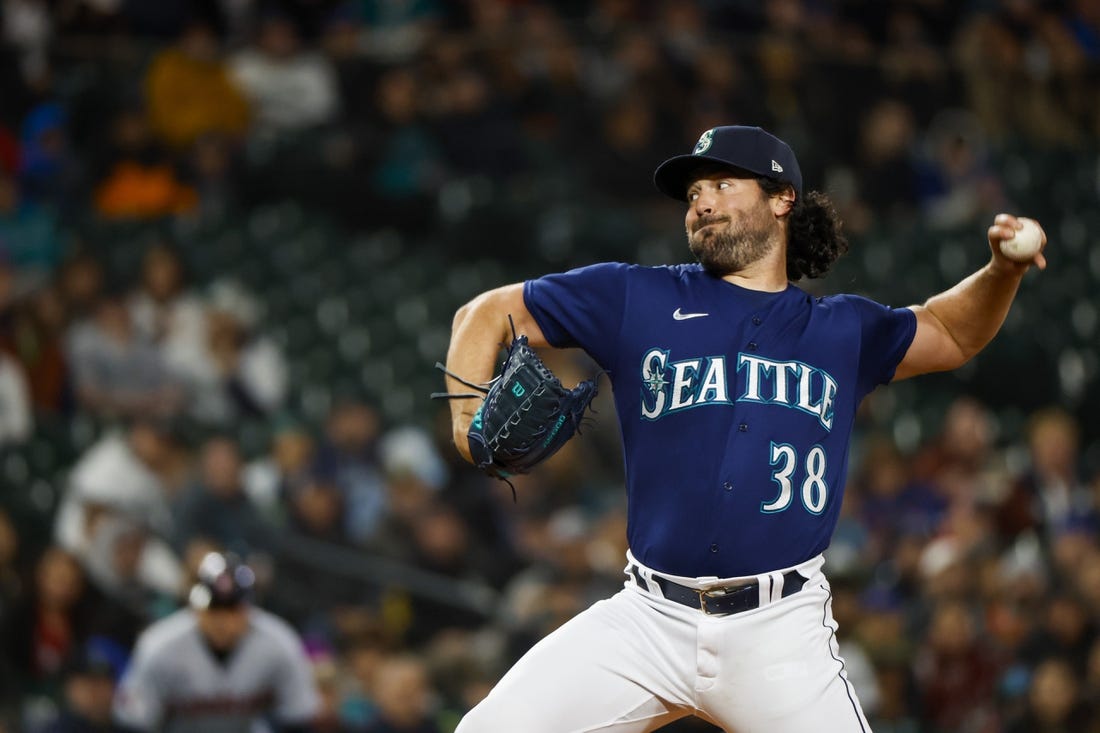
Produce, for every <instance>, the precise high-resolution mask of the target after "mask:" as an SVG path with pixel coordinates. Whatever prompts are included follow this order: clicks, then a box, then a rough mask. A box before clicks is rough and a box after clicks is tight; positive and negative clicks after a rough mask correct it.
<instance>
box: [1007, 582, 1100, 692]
mask: <svg viewBox="0 0 1100 733" xmlns="http://www.w3.org/2000/svg"><path fill="white" fill-rule="evenodd" d="M1042 614H1043V615H1042V618H1041V620H1040V625H1039V627H1038V628H1037V629H1035V630H1034V631H1033V632H1032V634H1031V637H1030V638H1028V639H1027V640H1025V642H1024V643H1023V645H1022V647H1021V649H1020V651H1019V654H1018V657H1019V658H1020V659H1021V660H1022V661H1023V662H1025V663H1026V664H1027V665H1028V666H1030V667H1032V668H1035V667H1037V666H1038V664H1039V663H1040V662H1041V661H1043V659H1045V658H1047V657H1050V656H1057V657H1059V658H1060V659H1061V660H1062V661H1064V662H1065V663H1066V664H1068V665H1070V669H1071V671H1072V673H1073V675H1074V677H1077V678H1078V679H1083V678H1084V677H1085V675H1086V674H1087V672H1088V663H1089V659H1088V657H1089V652H1090V650H1091V648H1092V644H1093V642H1094V641H1095V640H1096V638H1097V635H1096V625H1095V622H1094V621H1093V619H1091V618H1090V617H1089V613H1088V609H1086V608H1085V605H1084V604H1083V603H1082V602H1081V601H1080V600H1079V599H1078V598H1076V597H1074V596H1073V595H1071V594H1069V593H1060V594H1057V595H1054V596H1053V597H1050V598H1048V600H1047V605H1046V607H1045V608H1044V609H1043V612H1042Z"/></svg>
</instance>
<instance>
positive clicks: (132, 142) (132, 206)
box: [94, 105, 198, 219]
mask: <svg viewBox="0 0 1100 733" xmlns="http://www.w3.org/2000/svg"><path fill="white" fill-rule="evenodd" d="M94 201H95V208H96V211H97V212H98V213H99V214H100V215H101V216H103V217H105V218H109V219H156V218H159V217H163V216H169V215H172V214H182V213H185V212H188V211H191V210H193V209H194V208H195V206H196V205H197V202H198V197H197V195H196V193H195V191H194V189H192V188H191V187H189V186H187V185H186V184H185V183H184V182H183V181H182V180H181V178H180V176H179V174H178V172H177V170H176V167H175V164H174V163H173V161H172V160H171V158H170V157H169V156H168V155H167V153H166V152H165V151H164V150H163V149H162V148H161V147H160V145H159V144H158V143H157V141H156V140H155V139H154V138H153V134H152V131H151V130H150V128H149V123H148V121H147V119H146V116H145V112H144V110H141V109H139V108H137V107H135V106H132V105H130V106H125V107H123V109H122V110H120V111H119V112H118V113H117V114H116V115H115V117H114V119H113V120H112V121H111V124H110V139H109V143H108V145H107V147H106V151H105V154H104V156H103V160H102V162H101V163H100V164H99V167H98V175H97V176H96V183H95V197H94Z"/></svg>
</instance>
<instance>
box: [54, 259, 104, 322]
mask: <svg viewBox="0 0 1100 733" xmlns="http://www.w3.org/2000/svg"><path fill="white" fill-rule="evenodd" d="M105 282H106V275H105V273H104V271H103V262H102V261H101V260H100V258H98V257H96V256H95V255H93V254H92V253H91V252H89V251H87V250H78V251H76V252H74V253H72V254H71V255H70V256H68V257H67V258H66V259H65V260H64V261H63V262H62V263H61V270H60V272H59V273H58V276H57V286H58V289H59V291H60V296H61V300H62V304H63V308H64V311H65V312H66V314H67V316H68V318H69V319H70V321H71V322H72V330H74V331H75V330H79V329H80V328H81V327H82V326H83V325H86V324H87V323H88V322H90V321H91V319H92V318H93V317H94V316H95V310H96V307H97V306H98V305H99V301H100V299H101V297H102V295H103V288H104V284H105Z"/></svg>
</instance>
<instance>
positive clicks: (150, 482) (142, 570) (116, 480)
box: [55, 420, 183, 596]
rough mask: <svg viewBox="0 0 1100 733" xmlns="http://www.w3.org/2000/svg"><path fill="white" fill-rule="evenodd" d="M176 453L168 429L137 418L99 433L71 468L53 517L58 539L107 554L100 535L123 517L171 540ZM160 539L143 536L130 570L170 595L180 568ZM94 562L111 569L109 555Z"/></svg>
mask: <svg viewBox="0 0 1100 733" xmlns="http://www.w3.org/2000/svg"><path fill="white" fill-rule="evenodd" d="M176 450H177V448H176V446H175V438H174V437H173V436H172V435H171V433H170V432H169V430H168V429H167V427H166V426H164V425H159V424H156V423H153V422H144V421H140V420H139V421H136V422H134V423H133V425H132V426H131V427H130V428H129V430H128V431H127V432H111V433H108V434H106V435H104V437H102V438H101V439H100V440H99V442H97V443H95V444H93V445H92V446H91V447H90V448H89V449H88V451H87V452H86V453H85V454H84V455H83V456H82V457H81V458H80V459H79V460H78V461H77V463H76V465H75V466H74V467H73V470H72V473H71V475H70V477H69V485H68V486H67V487H66V489H65V493H64V495H63V497H62V500H61V506H60V508H59V509H58V514H57V523H56V526H55V534H56V537H57V541H58V543H59V544H60V545H61V546H62V547H65V548H66V549H69V550H70V551H72V552H74V553H76V554H77V555H78V556H80V557H82V558H84V559H85V560H88V561H91V557H90V555H89V553H92V552H93V551H94V550H99V551H100V552H110V553H113V551H114V550H113V545H112V544H110V543H108V542H106V540H107V539H109V538H110V537H111V536H112V535H115V534H116V533H118V532H119V528H120V526H121V527H125V526H126V525H125V524H124V523H123V524H120V521H122V520H129V522H130V523H132V524H136V525H137V526H139V527H148V528H150V529H152V531H153V532H154V533H155V534H156V535H157V536H158V537H159V538H168V537H171V536H172V534H173V526H174V518H173V517H172V514H171V511H170V508H169V506H170V504H169V502H170V500H171V493H172V491H173V490H174V486H173V483H174V480H175V478H176V477H175V475H174V472H175V471H176V470H177V469H178V466H177V460H178V456H177V455H176ZM159 538H154V537H148V538H146V539H145V540H144V541H143V543H142V544H141V547H140V552H139V557H138V558H137V559H136V560H135V562H136V563H137V565H136V568H134V573H135V574H136V577H137V578H138V579H140V582H141V584H142V585H143V586H144V587H146V588H149V589H151V590H155V591H158V592H160V593H164V594H167V595H170V596H175V595H177V594H178V593H179V592H180V590H181V583H182V581H183V575H182V568H181V566H180V562H179V559H178V558H177V556H176V554H175V553H174V552H173V551H172V550H171V548H170V547H169V546H168V544H167V543H166V541H165V540H164V539H159ZM95 562H98V563H99V565H100V566H101V567H102V566H108V567H110V566H112V565H113V564H114V562H115V558H114V557H101V558H97V559H96V560H95Z"/></svg>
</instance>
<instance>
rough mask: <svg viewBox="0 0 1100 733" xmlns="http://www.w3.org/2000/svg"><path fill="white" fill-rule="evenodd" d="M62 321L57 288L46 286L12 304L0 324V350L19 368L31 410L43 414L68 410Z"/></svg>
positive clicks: (62, 314) (68, 401)
mask: <svg viewBox="0 0 1100 733" xmlns="http://www.w3.org/2000/svg"><path fill="white" fill-rule="evenodd" d="M0 269H2V267H0ZM66 317H67V313H66V311H65V304H64V303H63V302H62V299H61V294H60V293H59V292H58V288H57V287H56V286H54V285H53V284H46V285H44V286H42V287H39V288H37V289H36V290H35V291H34V292H32V293H30V294H29V295H28V296H27V297H25V298H23V299H21V300H19V301H18V302H16V303H15V304H14V305H13V306H12V309H11V311H10V313H9V314H8V315H7V317H6V318H4V319H3V320H2V321H0V322H2V324H3V325H0V350H2V351H4V352H6V353H7V354H9V355H10V356H12V357H13V358H14V359H15V360H16V362H17V363H18V364H19V366H20V368H21V370H22V372H23V376H24V377H25V378H26V379H27V387H28V389H29V390H30V400H31V403H32V404H33V407H34V409H35V410H41V411H43V412H46V413H52V414H57V413H61V412H67V411H68V410H70V409H71V407H72V395H71V385H70V383H69V367H68V363H67V361H66V358H65V341H64V338H65V332H64V329H65V326H66Z"/></svg>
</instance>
